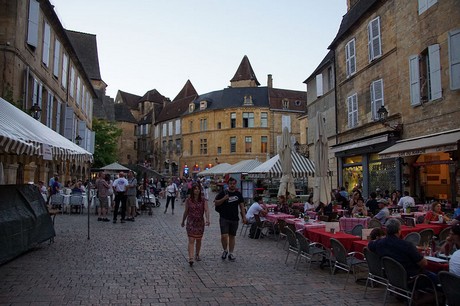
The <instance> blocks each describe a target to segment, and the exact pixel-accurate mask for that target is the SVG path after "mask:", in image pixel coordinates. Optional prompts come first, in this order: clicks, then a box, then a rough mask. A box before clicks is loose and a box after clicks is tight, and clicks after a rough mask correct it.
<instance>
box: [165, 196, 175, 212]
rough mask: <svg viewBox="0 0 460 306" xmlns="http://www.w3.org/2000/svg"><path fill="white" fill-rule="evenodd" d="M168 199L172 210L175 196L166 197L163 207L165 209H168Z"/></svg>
mask: <svg viewBox="0 0 460 306" xmlns="http://www.w3.org/2000/svg"><path fill="white" fill-rule="evenodd" d="M169 201H171V209H172V210H174V202H175V201H176V197H170V196H167V197H166V208H165V210H167V209H168V206H169Z"/></svg>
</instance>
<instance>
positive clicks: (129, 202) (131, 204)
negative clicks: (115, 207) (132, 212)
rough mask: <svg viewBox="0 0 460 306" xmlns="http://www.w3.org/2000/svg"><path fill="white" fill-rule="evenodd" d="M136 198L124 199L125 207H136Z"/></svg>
mask: <svg viewBox="0 0 460 306" xmlns="http://www.w3.org/2000/svg"><path fill="white" fill-rule="evenodd" d="M136 204H137V198H136V196H128V197H127V198H126V207H136Z"/></svg>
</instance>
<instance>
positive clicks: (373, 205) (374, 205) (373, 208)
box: [366, 192, 380, 216]
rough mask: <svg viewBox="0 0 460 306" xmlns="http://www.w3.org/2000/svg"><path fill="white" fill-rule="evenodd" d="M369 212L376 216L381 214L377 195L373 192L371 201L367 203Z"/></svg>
mask: <svg viewBox="0 0 460 306" xmlns="http://www.w3.org/2000/svg"><path fill="white" fill-rule="evenodd" d="M366 207H367V210H368V212H370V213H371V214H372V216H375V215H376V214H377V213H378V212H379V210H380V209H379V203H378V202H377V193H375V192H371V194H370V199H368V200H367V202H366Z"/></svg>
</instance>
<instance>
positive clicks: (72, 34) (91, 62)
mask: <svg viewBox="0 0 460 306" xmlns="http://www.w3.org/2000/svg"><path fill="white" fill-rule="evenodd" d="M65 32H66V34H67V36H68V37H69V40H70V42H71V43H72V46H73V47H74V49H75V52H76V53H77V56H78V58H79V59H80V61H81V63H82V65H83V67H84V69H85V71H86V73H87V75H88V77H89V78H90V79H92V80H102V78H101V72H100V70H99V56H98V54H97V41H96V35H94V34H88V33H82V32H76V31H71V30H65Z"/></svg>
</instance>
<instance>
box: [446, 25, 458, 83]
mask: <svg viewBox="0 0 460 306" xmlns="http://www.w3.org/2000/svg"><path fill="white" fill-rule="evenodd" d="M448 43H449V68H450V69H449V77H450V89H451V90H456V89H460V29H457V30H454V31H450V32H449V37H448Z"/></svg>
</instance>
